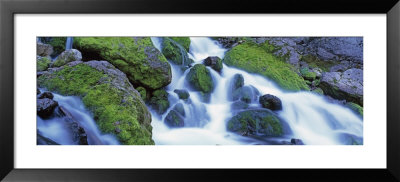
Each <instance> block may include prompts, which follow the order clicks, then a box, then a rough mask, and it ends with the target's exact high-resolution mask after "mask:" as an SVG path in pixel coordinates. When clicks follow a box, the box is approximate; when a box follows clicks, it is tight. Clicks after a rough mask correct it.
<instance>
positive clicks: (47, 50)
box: [36, 42, 53, 57]
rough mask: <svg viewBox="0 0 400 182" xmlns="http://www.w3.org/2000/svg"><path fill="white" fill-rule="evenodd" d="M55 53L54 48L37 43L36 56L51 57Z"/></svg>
mask: <svg viewBox="0 0 400 182" xmlns="http://www.w3.org/2000/svg"><path fill="white" fill-rule="evenodd" d="M52 53H53V46H51V45H50V44H43V43H41V42H37V43H36V55H38V56H41V57H47V56H50V55H51V54H52Z"/></svg>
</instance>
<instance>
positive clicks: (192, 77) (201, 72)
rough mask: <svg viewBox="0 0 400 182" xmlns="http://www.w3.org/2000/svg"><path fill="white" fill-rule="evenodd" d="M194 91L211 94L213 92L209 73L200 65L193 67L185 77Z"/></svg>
mask: <svg viewBox="0 0 400 182" xmlns="http://www.w3.org/2000/svg"><path fill="white" fill-rule="evenodd" d="M186 80H187V81H188V82H189V84H190V85H191V87H192V88H193V89H194V90H197V91H200V92H203V93H211V92H212V91H213V90H214V83H213V80H212V77H211V73H210V71H209V70H208V69H207V68H206V66H204V65H202V64H196V65H194V66H193V67H192V68H191V69H190V71H189V73H188V74H187V76H186Z"/></svg>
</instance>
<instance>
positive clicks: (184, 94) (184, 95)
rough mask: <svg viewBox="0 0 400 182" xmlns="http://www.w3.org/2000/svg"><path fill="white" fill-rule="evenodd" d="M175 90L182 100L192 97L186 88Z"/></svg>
mask: <svg viewBox="0 0 400 182" xmlns="http://www.w3.org/2000/svg"><path fill="white" fill-rule="evenodd" d="M174 92H175V93H176V94H178V97H179V99H182V100H188V99H189V97H190V94H189V92H188V91H187V90H186V89H175V90H174Z"/></svg>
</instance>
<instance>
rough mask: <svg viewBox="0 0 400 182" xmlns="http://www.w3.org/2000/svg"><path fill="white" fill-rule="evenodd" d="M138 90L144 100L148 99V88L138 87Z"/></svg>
mask: <svg viewBox="0 0 400 182" xmlns="http://www.w3.org/2000/svg"><path fill="white" fill-rule="evenodd" d="M136 90H137V91H138V92H139V94H140V97H142V100H143V101H147V100H148V95H147V90H146V89H145V88H143V87H137V88H136Z"/></svg>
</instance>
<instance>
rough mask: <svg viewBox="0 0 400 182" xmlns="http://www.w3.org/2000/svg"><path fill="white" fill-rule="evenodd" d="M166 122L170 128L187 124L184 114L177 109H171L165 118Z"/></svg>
mask: <svg viewBox="0 0 400 182" xmlns="http://www.w3.org/2000/svg"><path fill="white" fill-rule="evenodd" d="M164 123H165V124H166V125H167V126H168V127H170V128H180V127H183V126H184V125H185V123H184V118H183V116H182V115H180V114H179V113H178V112H177V111H175V110H171V111H169V113H168V114H167V116H166V117H165V119H164Z"/></svg>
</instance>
